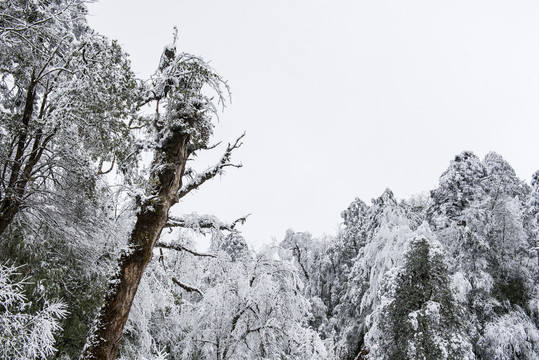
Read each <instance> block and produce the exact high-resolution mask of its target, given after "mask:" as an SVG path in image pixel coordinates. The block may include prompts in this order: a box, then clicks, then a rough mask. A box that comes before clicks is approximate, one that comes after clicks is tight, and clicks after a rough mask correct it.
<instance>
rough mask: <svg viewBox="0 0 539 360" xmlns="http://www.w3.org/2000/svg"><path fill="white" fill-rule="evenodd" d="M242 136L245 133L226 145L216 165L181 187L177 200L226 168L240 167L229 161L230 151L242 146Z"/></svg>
mask: <svg viewBox="0 0 539 360" xmlns="http://www.w3.org/2000/svg"><path fill="white" fill-rule="evenodd" d="M244 136H245V133H243V134H242V135H241V136H240V137H239V138H237V139H236V141H235V142H234V143H233V144H228V146H227V148H226V151H225V153H224V154H223V156H222V157H221V160H219V162H218V163H217V164H215V165H214V166H213V167H211V168H209V169H207V170H206V171H204V172H202V173H201V174H198V175H197V176H195V177H194V178H193V179H192V180H191V181H190V182H189V183H188V184H186V185H185V186H183V187H182V188H181V189H180V191H178V198H179V199H181V198H182V197H184V196H185V195H187V194H189V193H190V192H191V191H193V190H196V189H198V188H199V187H200V186H201V185H202V184H204V183H205V182H206V181H208V180H210V179H213V178H214V177H215V176H216V175H221V174H223V171H224V169H225V168H227V167H235V168H240V167H242V165H241V164H233V163H231V162H230V159H231V158H232V151H234V150H235V149H237V148H239V147H240V146H241V145H243V143H242V142H241V139H243V137H244Z"/></svg>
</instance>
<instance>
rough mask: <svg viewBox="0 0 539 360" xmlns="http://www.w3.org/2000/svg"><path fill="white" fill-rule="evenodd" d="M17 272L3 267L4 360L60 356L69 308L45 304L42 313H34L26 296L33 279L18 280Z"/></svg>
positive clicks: (0, 340) (0, 351)
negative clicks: (60, 335)
mask: <svg viewBox="0 0 539 360" xmlns="http://www.w3.org/2000/svg"><path fill="white" fill-rule="evenodd" d="M19 270H20V269H19ZM17 271H18V269H16V268H14V267H7V266H5V265H0V358H2V359H21V360H24V359H46V358H48V357H49V356H51V355H54V353H56V348H55V347H54V343H55V335H57V334H58V332H59V331H60V330H61V326H60V321H61V319H64V318H65V317H66V315H67V311H66V306H65V304H63V303H62V302H59V301H48V300H45V301H44V302H43V307H42V308H41V309H39V310H37V311H30V307H31V306H32V304H31V303H30V302H28V300H27V298H26V296H25V294H24V286H25V284H26V281H29V279H22V280H17V277H18V276H20V274H19V273H18V272H17Z"/></svg>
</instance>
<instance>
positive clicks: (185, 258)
mask: <svg viewBox="0 0 539 360" xmlns="http://www.w3.org/2000/svg"><path fill="white" fill-rule="evenodd" d="M302 287H303V284H302V282H301V279H300V277H299V276H298V273H297V269H296V268H295V267H293V266H292V264H291V263H290V262H288V261H283V260H280V259H279V258H278V254H277V253H276V250H272V249H267V250H266V251H264V252H262V253H260V254H258V255H257V256H256V257H255V258H250V257H247V258H245V257H244V258H242V259H241V261H239V260H236V261H230V260H229V259H227V257H226V256H225V257H222V256H217V257H213V258H212V257H208V258H205V259H203V258H200V257H197V256H195V255H193V254H189V253H185V252H179V253H177V252H167V253H166V254H164V255H163V257H162V258H160V259H159V261H157V262H153V263H152V264H151V266H150V269H149V271H148V273H147V276H146V277H145V278H144V279H143V282H142V284H141V289H140V291H139V293H138V294H137V298H136V301H135V304H134V307H133V311H132V313H131V316H130V319H129V322H128V325H127V328H126V339H125V343H124V346H123V350H122V353H123V356H124V357H125V358H126V359H127V358H132V357H133V356H135V354H136V355H137V356H139V355H143V356H146V357H147V358H150V357H151V356H157V354H158V351H159V350H161V351H163V352H166V353H167V354H168V356H169V357H170V358H172V359H198V358H205V359H211V358H215V359H256V358H274V357H278V358H282V359H326V358H327V356H326V350H325V348H324V345H323V343H322V341H321V340H320V339H319V337H318V334H317V333H316V332H315V331H313V330H311V329H309V328H308V327H307V324H306V321H307V319H308V317H309V312H310V308H309V302H308V300H307V299H306V298H305V297H304V296H302V295H301V290H302Z"/></svg>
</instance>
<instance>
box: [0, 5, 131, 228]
mask: <svg viewBox="0 0 539 360" xmlns="http://www.w3.org/2000/svg"><path fill="white" fill-rule="evenodd" d="M86 13H87V10H86V6H85V1H84V0H58V1H28V0H13V1H3V2H2V3H1V4H0V102H1V107H0V134H1V135H0V234H2V233H4V232H5V230H6V228H7V227H8V226H9V225H10V224H11V223H12V221H13V219H14V218H15V216H16V215H17V214H18V213H19V212H20V211H21V210H27V209H32V207H33V204H32V200H35V198H34V195H35V194H43V193H47V192H48V191H50V186H51V184H55V183H57V182H58V181H59V178H62V177H65V176H69V173H70V172H79V173H85V174H86V177H87V178H88V180H92V179H91V178H92V177H95V176H97V175H98V174H99V173H102V172H103V171H102V169H97V170H92V168H91V166H90V165H91V164H92V163H93V162H98V163H99V162H101V163H103V162H104V161H111V162H114V161H118V162H122V163H123V165H126V163H125V162H124V161H127V160H128V159H130V160H131V161H132V160H134V158H135V157H133V156H129V154H132V151H133V148H132V146H133V145H134V143H133V142H132V137H131V136H130V134H129V123H128V121H127V120H126V117H127V116H128V115H129V114H130V113H131V110H132V106H133V104H134V102H135V99H136V98H137V96H136V95H137V94H136V91H133V89H134V88H135V85H136V83H135V80H134V76H133V73H132V71H131V70H130V64H129V60H128V59H127V56H126V54H125V53H123V51H122V50H121V48H120V47H119V46H118V44H116V43H114V42H110V41H109V40H107V39H106V38H104V37H102V36H99V35H98V34H95V33H94V32H93V31H92V30H91V29H90V28H89V27H88V25H87V23H86V19H85V15H86ZM81 147H82V148H83V149H84V151H79V150H80V149H81ZM128 167H129V166H127V167H126V166H124V169H126V168H128ZM62 170H66V171H65V172H63V171H62ZM88 182H89V183H90V182H91V181H88ZM41 202H42V201H41ZM35 203H39V201H36V202H34V204H35Z"/></svg>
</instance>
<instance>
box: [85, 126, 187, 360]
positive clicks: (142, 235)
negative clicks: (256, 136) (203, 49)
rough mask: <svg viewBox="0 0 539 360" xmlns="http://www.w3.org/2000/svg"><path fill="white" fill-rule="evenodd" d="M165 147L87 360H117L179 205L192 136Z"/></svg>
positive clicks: (158, 153) (182, 136)
mask: <svg viewBox="0 0 539 360" xmlns="http://www.w3.org/2000/svg"><path fill="white" fill-rule="evenodd" d="M169 136H170V137H169V139H168V141H167V142H166V144H165V145H163V146H162V147H161V148H160V149H157V150H156V155H155V158H154V160H153V169H158V170H157V171H155V172H153V173H152V175H151V179H150V183H152V184H154V185H153V188H152V189H150V190H149V191H148V194H147V196H148V200H144V201H143V202H142V204H141V207H140V210H139V213H138V215H137V221H136V223H135V227H134V230H133V232H132V234H131V238H130V240H129V245H130V249H131V251H130V252H128V253H126V254H124V255H123V256H122V257H121V259H120V264H119V270H118V273H117V275H116V277H115V278H114V279H113V280H112V281H111V283H110V288H109V292H108V296H107V297H106V299H105V304H104V306H103V308H102V309H101V312H100V314H99V317H98V322H97V325H96V329H95V330H94V333H93V334H92V336H91V337H90V341H89V342H88V344H87V346H86V348H85V349H84V351H83V355H82V358H83V359H99V360H101V359H114V358H116V354H117V352H118V346H119V344H120V340H121V337H122V331H123V328H124V326H125V323H126V321H127V317H128V315H129V311H130V309H131V304H132V302H133V298H134V297H135V293H136V291H137V288H138V285H139V283H140V280H141V278H142V275H143V273H144V269H145V268H146V265H147V264H148V262H149V261H150V259H151V257H152V250H153V248H154V246H155V243H156V241H157V240H158V239H159V236H160V235H161V231H162V229H163V228H164V227H165V225H166V223H167V220H168V211H169V209H170V207H171V206H172V205H174V204H175V203H176V202H178V196H177V194H178V190H179V189H180V187H181V178H182V176H183V172H184V170H185V163H186V160H187V157H188V155H189V153H188V150H187V142H188V135H186V134H183V133H176V134H172V135H169Z"/></svg>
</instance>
